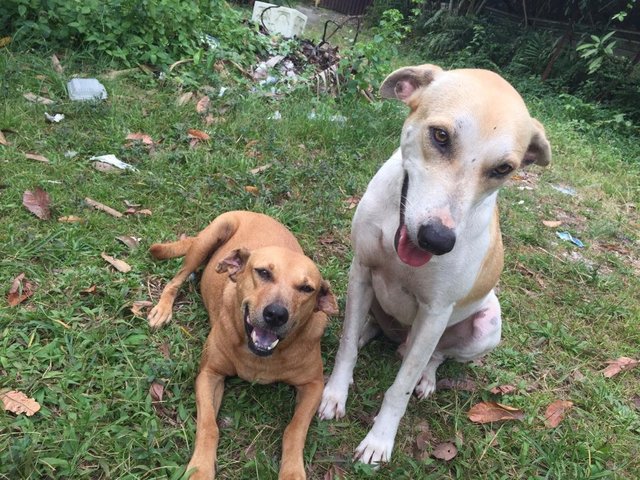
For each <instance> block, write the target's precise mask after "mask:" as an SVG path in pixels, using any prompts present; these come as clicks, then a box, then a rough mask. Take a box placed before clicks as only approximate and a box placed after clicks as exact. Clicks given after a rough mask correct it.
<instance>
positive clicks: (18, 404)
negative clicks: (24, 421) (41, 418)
mask: <svg viewBox="0 0 640 480" xmlns="http://www.w3.org/2000/svg"><path fill="white" fill-rule="evenodd" d="M1 398H2V403H3V405H4V409H5V410H6V411H8V412H13V413H15V414H16V415H19V414H21V413H24V414H25V415H26V416H27V417H30V416H31V415H33V414H34V413H36V412H37V411H38V410H40V404H39V403H38V402H36V401H35V400H34V399H33V398H29V397H27V396H26V395H25V394H24V393H22V392H18V391H17V390H11V391H10V392H6V393H3V394H2V396H1Z"/></svg>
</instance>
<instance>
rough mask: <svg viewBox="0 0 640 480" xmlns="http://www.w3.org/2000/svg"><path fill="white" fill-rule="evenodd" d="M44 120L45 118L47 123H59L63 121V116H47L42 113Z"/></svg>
mask: <svg viewBox="0 0 640 480" xmlns="http://www.w3.org/2000/svg"><path fill="white" fill-rule="evenodd" d="M44 118H46V119H47V121H48V122H51V123H60V122H61V121H62V120H64V115H63V114H62V113H56V114H55V115H49V114H48V113H47V112H44Z"/></svg>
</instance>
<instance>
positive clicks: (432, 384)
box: [414, 374, 436, 400]
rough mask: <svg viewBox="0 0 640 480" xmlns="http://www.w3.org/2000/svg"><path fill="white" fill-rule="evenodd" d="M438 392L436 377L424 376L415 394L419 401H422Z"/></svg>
mask: <svg viewBox="0 0 640 480" xmlns="http://www.w3.org/2000/svg"><path fill="white" fill-rule="evenodd" d="M435 391H436V376H435V375H430V374H423V375H422V378H421V379H420V381H419V382H418V384H417V385H416V388H415V389H414V393H415V394H416V397H418V399H420V400H422V399H424V398H427V397H428V396H429V395H431V394H432V393H433V392H435Z"/></svg>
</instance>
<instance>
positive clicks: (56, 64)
mask: <svg viewBox="0 0 640 480" xmlns="http://www.w3.org/2000/svg"><path fill="white" fill-rule="evenodd" d="M51 65H53V69H54V70H55V71H56V73H60V74H61V73H63V72H64V68H62V64H61V63H60V60H59V59H58V56H57V55H56V54H55V53H54V54H53V55H51Z"/></svg>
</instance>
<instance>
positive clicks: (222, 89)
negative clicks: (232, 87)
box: [218, 87, 229, 97]
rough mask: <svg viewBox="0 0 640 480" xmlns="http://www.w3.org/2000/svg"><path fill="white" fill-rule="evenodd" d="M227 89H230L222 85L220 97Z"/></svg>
mask: <svg viewBox="0 0 640 480" xmlns="http://www.w3.org/2000/svg"><path fill="white" fill-rule="evenodd" d="M227 90H229V89H228V88H227V87H220V92H219V93H218V97H221V96H223V95H224V92H226V91H227Z"/></svg>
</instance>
